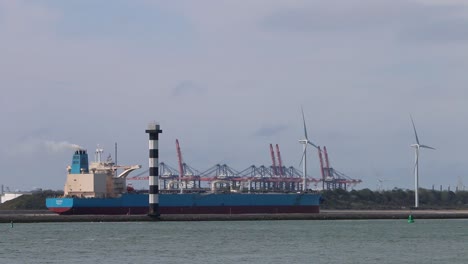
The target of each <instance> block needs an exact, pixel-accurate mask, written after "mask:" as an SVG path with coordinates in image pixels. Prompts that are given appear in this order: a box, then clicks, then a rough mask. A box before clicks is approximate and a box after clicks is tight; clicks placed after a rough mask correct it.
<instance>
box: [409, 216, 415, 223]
mask: <svg viewBox="0 0 468 264" xmlns="http://www.w3.org/2000/svg"><path fill="white" fill-rule="evenodd" d="M408 223H414V217H413V215H409V216H408Z"/></svg>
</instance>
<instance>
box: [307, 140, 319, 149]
mask: <svg viewBox="0 0 468 264" xmlns="http://www.w3.org/2000/svg"><path fill="white" fill-rule="evenodd" d="M307 143H308V144H310V145H312V146H314V147H315V148H316V149H318V148H319V147H317V146H316V145H315V144H314V143H312V142H310V141H307Z"/></svg>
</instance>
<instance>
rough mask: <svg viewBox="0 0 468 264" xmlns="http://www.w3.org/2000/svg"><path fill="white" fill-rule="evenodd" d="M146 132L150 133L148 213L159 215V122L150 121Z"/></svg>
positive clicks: (154, 215) (160, 131)
mask: <svg viewBox="0 0 468 264" xmlns="http://www.w3.org/2000/svg"><path fill="white" fill-rule="evenodd" d="M146 133H148V134H149V211H148V215H149V216H153V217H158V216H159V150H158V140H159V133H162V130H161V129H159V124H156V123H150V124H149V125H148V129H147V130H146Z"/></svg>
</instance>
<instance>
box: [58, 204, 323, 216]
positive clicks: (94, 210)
mask: <svg viewBox="0 0 468 264" xmlns="http://www.w3.org/2000/svg"><path fill="white" fill-rule="evenodd" d="M64 209H65V210H67V211H64ZM49 210H51V211H53V212H56V213H58V214H63V215H73V214H90V215H125V214H148V210H149V208H148V207H78V208H49ZM319 211H320V207H319V206H318V205H298V206H196V207H194V206H192V207H191V206H187V207H182V206H177V207H159V212H160V214H295V213H302V214H315V213H319Z"/></svg>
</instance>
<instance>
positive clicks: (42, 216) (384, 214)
mask: <svg viewBox="0 0 468 264" xmlns="http://www.w3.org/2000/svg"><path fill="white" fill-rule="evenodd" d="M410 214H412V215H413V216H414V218H415V219H416V220H417V219H468V210H321V211H320V213H317V214H232V215H226V214H180V215H179V214H170V215H161V216H160V217H159V218H158V219H155V218H152V217H149V216H147V215H57V214H54V213H51V212H49V211H40V210H34V211H28V210H22V211H3V212H2V211H0V223H11V222H12V221H13V222H14V223H47V222H50V223H53V222H150V221H155V222H163V221H164V222H168V221H258V220H379V219H380V220H384V219H407V218H408V216H409V215H410Z"/></svg>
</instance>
